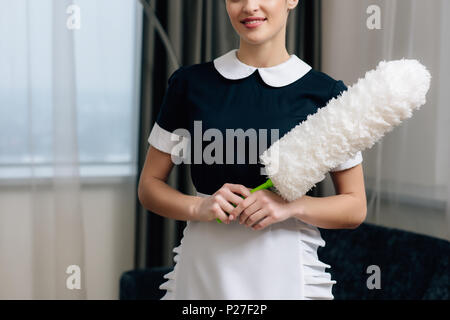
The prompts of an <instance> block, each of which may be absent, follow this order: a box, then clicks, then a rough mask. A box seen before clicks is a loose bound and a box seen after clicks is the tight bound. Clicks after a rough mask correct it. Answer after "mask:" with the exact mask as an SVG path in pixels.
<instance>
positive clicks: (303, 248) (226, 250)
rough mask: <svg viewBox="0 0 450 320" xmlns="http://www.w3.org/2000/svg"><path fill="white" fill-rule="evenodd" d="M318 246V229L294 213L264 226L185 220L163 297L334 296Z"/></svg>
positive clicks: (264, 298)
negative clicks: (319, 256)
mask: <svg viewBox="0 0 450 320" xmlns="http://www.w3.org/2000/svg"><path fill="white" fill-rule="evenodd" d="M197 196H202V197H205V196H208V195H206V194H202V193H199V192H197ZM319 246H321V247H323V246H325V241H324V240H323V238H322V237H321V235H320V231H319V229H318V228H317V227H315V226H312V225H310V224H307V223H304V222H302V221H300V220H298V219H296V218H289V219H287V220H285V221H282V222H278V223H274V224H272V225H270V226H268V227H266V228H264V229H262V230H253V229H251V228H249V227H245V226H244V225H241V224H239V219H237V220H233V221H231V223H230V224H225V223H218V222H217V221H216V220H213V221H210V222H203V221H187V225H186V227H185V229H184V231H183V238H182V239H181V242H180V245H179V246H177V247H175V248H174V249H173V252H174V253H175V256H174V262H175V266H174V269H173V271H171V272H169V273H167V274H165V275H164V278H165V279H167V281H166V282H164V283H163V284H161V285H160V286H159V289H161V290H167V291H166V294H165V295H164V296H163V297H162V298H161V300H211V299H213V300H279V299H283V300H313V299H314V300H315V299H327V300H332V299H334V297H333V295H332V292H331V291H332V290H331V289H332V286H333V284H335V283H336V281H335V280H331V275H330V274H329V273H327V272H325V268H330V266H329V265H328V264H325V263H323V262H321V261H319V259H318V256H317V248H318V247H319Z"/></svg>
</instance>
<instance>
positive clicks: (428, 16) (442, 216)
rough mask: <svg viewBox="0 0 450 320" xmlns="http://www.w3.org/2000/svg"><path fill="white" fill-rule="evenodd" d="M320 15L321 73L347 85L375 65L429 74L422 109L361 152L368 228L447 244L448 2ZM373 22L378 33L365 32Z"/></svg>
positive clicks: (358, 7) (332, 5)
mask: <svg viewBox="0 0 450 320" xmlns="http://www.w3.org/2000/svg"><path fill="white" fill-rule="evenodd" d="M322 13H323V21H324V26H323V27H324V36H323V66H324V71H325V72H327V73H329V74H330V75H332V76H333V77H335V78H339V79H343V80H344V82H345V83H346V84H347V85H352V84H354V83H355V82H356V81H357V80H358V78H360V77H363V76H364V73H365V72H366V71H368V70H371V69H373V68H375V67H376V66H377V64H378V62H379V61H381V60H396V59H401V58H411V59H417V60H419V61H420V62H421V63H423V64H424V65H426V66H427V68H428V69H429V70H430V72H431V75H432V83H431V88H430V91H429V93H428V95H427V104H426V105H424V106H423V107H422V108H421V109H420V110H417V111H416V112H415V113H414V114H413V117H412V118H410V119H407V120H406V121H404V122H403V123H402V125H401V126H400V127H397V128H395V129H394V131H392V132H390V133H388V134H387V135H386V136H385V137H384V138H383V139H382V141H381V142H380V143H377V144H376V145H375V146H373V147H372V148H371V149H369V150H365V151H364V152H363V157H364V163H363V169H364V173H365V182H366V191H367V200H368V217H367V220H366V221H367V222H372V223H376V224H381V225H386V226H390V227H395V228H399V229H404V230H409V231H413V232H417V233H421V234H427V235H431V236H435V237H439V238H444V239H450V224H449V221H450V219H449V217H450V211H449V201H450V197H449V194H450V192H449V181H450V176H449V170H448V168H449V165H450V156H449V144H448V139H449V138H450V126H449V125H448V123H449V121H450V116H449V108H448V101H450V91H449V90H448V87H449V85H450V78H449V74H450V65H449V62H448V57H449V56H450V48H449V45H450V34H449V30H450V28H449V23H448V16H449V14H450V5H449V3H448V1H446V0H437V1H418V0H385V1H381V0H378V1H369V0H343V1H336V0H323V12H322ZM377 15H378V16H377ZM377 17H379V18H380V27H381V28H380V29H376V28H375V29H371V28H370V27H368V25H369V26H371V25H372V22H373V21H374V20H373V19H377ZM368 20H369V24H368V23H367V21H368Z"/></svg>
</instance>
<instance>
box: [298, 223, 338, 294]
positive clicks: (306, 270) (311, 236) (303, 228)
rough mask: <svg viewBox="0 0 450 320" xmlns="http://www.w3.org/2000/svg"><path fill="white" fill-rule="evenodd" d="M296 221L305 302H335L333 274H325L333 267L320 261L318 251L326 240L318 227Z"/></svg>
mask: <svg viewBox="0 0 450 320" xmlns="http://www.w3.org/2000/svg"><path fill="white" fill-rule="evenodd" d="M296 221H297V224H298V230H299V237H300V244H301V252H300V254H301V258H302V266H303V272H302V274H303V290H304V293H303V296H304V297H303V298H304V299H305V300H317V299H324V300H333V299H334V297H333V294H332V287H333V284H335V283H336V281H335V280H331V274H330V273H327V272H325V269H327V268H331V266H330V265H328V264H326V263H323V262H322V261H320V260H319V258H318V256H317V249H318V247H319V246H320V247H324V246H325V240H323V238H322V237H321V235H320V231H319V229H318V228H317V227H315V226H312V225H307V224H305V223H304V222H302V221H300V220H296Z"/></svg>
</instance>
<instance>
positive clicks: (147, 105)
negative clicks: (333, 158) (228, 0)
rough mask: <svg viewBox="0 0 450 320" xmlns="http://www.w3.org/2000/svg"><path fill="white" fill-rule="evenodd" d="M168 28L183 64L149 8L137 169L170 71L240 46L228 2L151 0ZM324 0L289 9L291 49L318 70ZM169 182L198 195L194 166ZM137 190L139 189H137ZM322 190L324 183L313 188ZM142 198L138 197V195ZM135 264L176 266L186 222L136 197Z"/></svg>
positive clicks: (177, 169)
mask: <svg viewBox="0 0 450 320" xmlns="http://www.w3.org/2000/svg"><path fill="white" fill-rule="evenodd" d="M146 1H147V2H146V3H148V4H149V5H150V6H151V8H153V9H154V11H155V14H156V16H157V18H158V20H159V22H160V23H161V25H162V27H163V28H164V30H165V31H166V33H167V35H168V38H169V39H170V43H171V46H172V48H173V51H174V52H175V55H176V58H177V60H178V61H177V63H178V65H174V63H173V62H172V60H171V59H170V58H169V55H168V51H167V50H166V46H165V45H164V42H163V41H162V40H161V36H160V35H159V33H158V32H157V28H156V23H157V21H156V20H155V19H154V18H152V17H151V16H149V15H148V12H147V14H145V13H144V21H143V42H142V67H141V71H142V75H141V94H140V103H141V105H140V117H139V118H140V124H139V141H138V159H139V160H138V172H139V173H140V172H141V170H142V166H143V164H144V161H145V157H146V154H147V150H148V147H149V144H148V142H147V139H148V136H149V134H150V131H151V128H152V127H153V124H154V121H155V119H156V116H157V114H158V112H159V107H160V105H161V102H162V98H163V95H164V92H165V88H166V85H167V79H168V77H169V76H170V74H171V73H172V72H173V71H174V70H175V69H176V68H177V67H178V66H179V65H190V64H195V63H202V62H207V61H211V60H213V59H214V58H216V57H218V56H220V55H222V54H224V53H226V52H227V51H229V50H231V49H234V48H238V47H239V38H238V36H237V34H236V32H235V31H234V29H233V27H232V26H231V23H230V22H229V20H228V14H227V12H226V9H225V1H218V0H146ZM320 12H321V0H301V1H300V2H299V4H298V6H297V7H296V8H295V10H293V11H291V12H290V14H289V20H288V24H287V29H286V48H287V50H288V52H289V53H290V54H296V55H297V56H298V57H299V58H301V59H302V60H304V61H305V62H307V63H308V64H309V65H311V66H312V67H313V68H314V69H316V70H320V68H321V66H320V60H321V59H320V52H321V48H320V45H321V38H320V35H321V30H320V25H321V22H320ZM168 184H169V185H170V186H172V187H173V188H175V189H178V190H179V191H180V192H183V193H186V194H190V195H194V194H195V193H194V190H195V189H194V187H193V185H192V183H191V178H190V172H189V166H188V165H184V164H182V165H178V166H174V168H173V170H172V172H171V174H170V177H169V180H168ZM136 193H137V192H136ZM308 195H311V196H320V195H321V184H320V183H319V184H317V186H316V187H315V188H314V189H312V190H310V191H309V192H308ZM136 197H137V196H136ZM136 203H137V205H136V248H135V268H150V267H155V266H172V265H173V260H172V255H173V253H172V249H173V247H174V246H177V245H178V244H179V243H180V240H181V238H182V231H183V229H184V227H185V225H186V222H185V221H173V220H171V219H166V218H164V217H162V216H160V215H158V214H155V213H152V212H149V211H147V210H145V209H144V208H143V207H142V206H141V205H140V203H139V200H137V201H136Z"/></svg>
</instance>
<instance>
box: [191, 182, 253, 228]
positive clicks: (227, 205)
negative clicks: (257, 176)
mask: <svg viewBox="0 0 450 320" xmlns="http://www.w3.org/2000/svg"><path fill="white" fill-rule="evenodd" d="M250 190H251V189H248V188H246V187H245V186H243V185H241V184H231V183H225V184H224V185H223V186H222V187H221V188H220V189H219V190H217V191H216V192H215V193H214V194H212V195H210V196H209V197H204V198H202V199H201V200H200V201H199V202H198V203H197V205H196V206H195V208H194V216H195V220H198V221H212V220H215V219H216V218H219V219H220V220H221V221H222V222H225V223H226V224H229V223H230V220H229V219H228V218H229V216H228V215H227V213H228V214H229V213H230V212H231V211H233V209H234V208H235V207H233V205H232V204H231V203H234V204H236V205H238V204H240V203H241V202H242V201H244V199H243V198H242V197H241V196H240V195H238V194H241V195H242V196H244V198H246V197H248V196H250V194H251V193H250ZM236 193H237V194H236Z"/></svg>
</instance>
